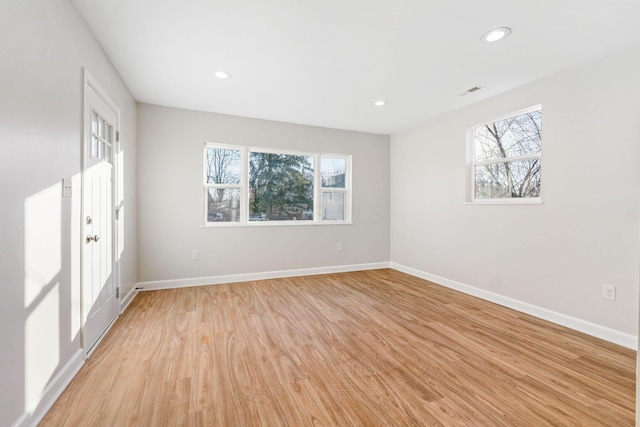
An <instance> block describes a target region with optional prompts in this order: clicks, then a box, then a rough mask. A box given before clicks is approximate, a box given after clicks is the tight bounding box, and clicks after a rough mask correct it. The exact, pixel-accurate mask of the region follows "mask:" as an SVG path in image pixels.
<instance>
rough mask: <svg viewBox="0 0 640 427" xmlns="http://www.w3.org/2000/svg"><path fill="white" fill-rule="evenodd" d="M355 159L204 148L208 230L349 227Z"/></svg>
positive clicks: (332, 155) (222, 146) (206, 222)
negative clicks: (227, 227)
mask: <svg viewBox="0 0 640 427" xmlns="http://www.w3.org/2000/svg"><path fill="white" fill-rule="evenodd" d="M350 173H351V156H349V155H346V154H323V153H303V152H287V151H283V150H274V149H267V148H250V147H244V146H235V145H233V146H231V145H221V144H212V143H207V144H205V149H204V224H205V225H209V226H211V225H230V224H236V225H275V224H322V223H349V222H350V221H351V183H350V181H351V175H350Z"/></svg>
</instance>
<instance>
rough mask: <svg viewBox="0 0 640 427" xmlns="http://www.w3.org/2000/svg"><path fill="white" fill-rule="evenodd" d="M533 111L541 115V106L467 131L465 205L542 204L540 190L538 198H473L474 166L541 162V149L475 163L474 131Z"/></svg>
mask: <svg viewBox="0 0 640 427" xmlns="http://www.w3.org/2000/svg"><path fill="white" fill-rule="evenodd" d="M533 111H540V112H541V113H542V105H541V104H538V105H533V106H531V107H528V108H524V109H522V110H518V111H514V112H511V113H508V114H505V115H502V116H499V117H497V118H494V119H491V120H487V121H485V122H483V123H479V124H476V125H473V126H471V127H469V128H468V130H467V185H466V198H465V203H466V204H474V205H531V204H542V188H541V189H540V196H539V197H509V198H506V197H505V198H493V199H478V198H476V197H475V195H476V188H475V185H476V176H475V171H476V166H482V165H488V164H499V163H506V162H509V163H511V162H515V161H519V160H529V159H540V162H542V148H540V152H538V153H534V154H527V155H523V156H514V157H507V158H506V159H491V160H483V161H479V162H478V161H476V160H475V159H476V153H475V147H476V143H475V142H476V141H475V130H476V129H477V128H479V127H482V126H486V125H489V124H491V123H495V122H499V121H502V120H506V119H509V118H511V117H516V116H521V115H523V114H527V113H531V112H533Z"/></svg>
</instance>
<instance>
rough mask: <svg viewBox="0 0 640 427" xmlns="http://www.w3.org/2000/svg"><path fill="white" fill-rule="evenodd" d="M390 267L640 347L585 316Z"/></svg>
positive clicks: (635, 339)
mask: <svg viewBox="0 0 640 427" xmlns="http://www.w3.org/2000/svg"><path fill="white" fill-rule="evenodd" d="M390 267H391V268H393V269H394V270H398V271H401V272H403V273H407V274H410V275H412V276H416V277H419V278H421V279H425V280H428V281H430V282H433V283H436V284H438V285H442V286H445V287H447V288H450V289H455V290H457V291H460V292H463V293H465V294H468V295H473V296H475V297H478V298H481V299H483V300H486V301H490V302H493V303H496V304H499V305H502V306H504V307H508V308H511V309H514V310H517V311H520V312H522V313H526V314H529V315H531V316H534V317H538V318H540V319H543V320H547V321H549V322H552V323H555V324H557V325H561V326H565V327H567V328H570V329H573V330H576V331H579V332H583V333H585V334H588V335H591V336H593V337H596V338H600V339H603V340H605V341H609V342H611V343H614V344H618V345H621V346H623V347H626V348H629V349H632V350H636V349H637V348H638V337H637V336H635V335H631V334H628V333H626V332H621V331H618V330H615V329H611V328H608V327H606V326H602V325H598V324H596V323H592V322H588V321H586V320H582V319H578V318H576V317H572V316H567V315H566V314H562V313H558V312H556V311H552V310H548V309H546V308H543V307H538V306H536V305H533V304H529V303H526V302H522V301H519V300H516V299H513V298H509V297H505V296H503V295H499V294H496V293H493V292H489V291H486V290H484V289H479V288H476V287H474V286H470V285H467V284H464V283H460V282H457V281H455V280H451V279H447V278H444V277H440V276H437V275H435V274H431V273H426V272H424V271H421V270H417V269H415V268H411V267H407V266H404V265H401V264H397V263H394V262H392V263H390Z"/></svg>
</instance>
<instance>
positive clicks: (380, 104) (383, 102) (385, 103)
mask: <svg viewBox="0 0 640 427" xmlns="http://www.w3.org/2000/svg"><path fill="white" fill-rule="evenodd" d="M373 105H375V106H376V107H384V106H385V105H387V101H385V100H384V99H379V100H377V101H376V102H374V103H373Z"/></svg>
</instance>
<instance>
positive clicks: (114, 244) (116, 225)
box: [80, 67, 122, 358]
mask: <svg viewBox="0 0 640 427" xmlns="http://www.w3.org/2000/svg"><path fill="white" fill-rule="evenodd" d="M83 72H84V75H83V77H84V83H83V86H82V95H83V97H82V98H83V99H82V111H83V122H82V138H81V140H82V147H81V148H82V171H81V174H80V181H81V185H80V200H81V201H80V231H81V232H80V248H81V249H80V316H81V322H80V325H81V326H80V329H81V334H80V336H81V345H82V348H83V349H84V351H85V354H84V357H85V358H86V357H88V356H89V354H90V351H89V349H87V342H86V341H87V340H86V327H85V321H86V318H85V315H86V314H87V313H88V311H87V308H86V307H85V300H84V297H85V295H84V285H85V283H84V280H85V277H84V262H85V259H84V244H85V242H84V241H83V239H84V236H85V233H84V227H85V212H84V207H85V197H84V190H85V188H84V186H85V171H86V169H87V163H88V155H87V147H88V144H89V143H90V140H89V138H90V137H89V138H88V137H87V136H88V135H89V133H88V132H90V129H91V111H90V108H88V107H89V106H90V100H89V96H90V95H89V93H88V89H89V90H92V91H93V92H95V94H96V95H98V97H99V98H100V99H102V101H103V102H104V103H105V104H106V105H107V107H108V108H110V109H111V110H112V111H113V112H114V113H115V116H116V123H115V124H114V128H115V129H114V131H115V132H114V139H115V141H114V142H113V145H112V147H111V157H112V162H111V165H112V171H111V205H112V206H111V264H112V265H111V271H112V272H113V278H112V280H113V282H114V285H115V288H116V289H117V288H118V287H119V286H120V283H119V281H120V277H121V275H120V263H119V262H117V261H116V260H117V248H118V246H119V243H118V236H119V234H120V233H119V232H120V227H121V223H122V222H121V221H119V220H118V221H116V208H117V201H118V185H119V182H118V171H119V167H120V166H119V163H118V153H119V151H117V150H120V142H119V140H118V137H117V135H119V133H120V109H119V108H118V106H117V105H116V103H115V102H113V100H112V99H111V97H110V96H109V95H108V94H107V92H105V91H104V89H102V87H101V86H100V85H99V84H98V81H97V80H96V79H95V78H94V77H93V76H92V75H91V73H90V72H89V70H87V69H86V68H84V67H83ZM115 304H116V315H115V317H114V318H113V319H112V321H111V323H110V325H109V327H108V328H107V329H106V330H105V331H104V332H103V333H102V336H101V337H100V338H99V339H98V341H97V342H96V343H94V344H93V346H92V350H91V351H93V349H95V348H96V347H97V346H98V343H99V342H100V341H101V340H102V338H103V337H104V336H105V335H106V333H107V331H108V330H109V328H110V327H111V325H113V323H114V322H115V320H116V319H117V318H118V308H119V301H118V298H116V301H115Z"/></svg>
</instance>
